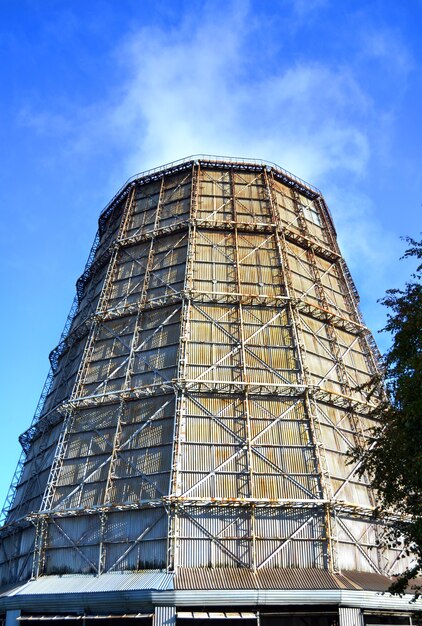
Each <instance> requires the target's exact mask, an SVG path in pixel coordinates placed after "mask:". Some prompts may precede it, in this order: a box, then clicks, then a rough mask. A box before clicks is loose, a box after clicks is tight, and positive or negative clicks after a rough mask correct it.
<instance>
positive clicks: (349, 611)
mask: <svg viewBox="0 0 422 626" xmlns="http://www.w3.org/2000/svg"><path fill="white" fill-rule="evenodd" d="M339 623H340V626H364V623H365V622H364V619H363V615H362V611H361V610H360V609H353V608H343V607H340V608H339Z"/></svg>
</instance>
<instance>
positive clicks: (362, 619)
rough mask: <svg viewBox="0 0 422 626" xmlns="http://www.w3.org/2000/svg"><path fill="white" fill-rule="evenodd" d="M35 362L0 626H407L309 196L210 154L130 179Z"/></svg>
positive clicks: (354, 317)
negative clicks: (363, 451) (362, 463)
mask: <svg viewBox="0 0 422 626" xmlns="http://www.w3.org/2000/svg"><path fill="white" fill-rule="evenodd" d="M350 236H351V237H353V233H350ZM50 362H51V372H50V374H49V376H48V378H47V382H46V385H45V388H44V390H43V393H42V396H41V399H40V403H39V405H38V408H37V411H36V414H35V418H34V420H33V422H32V424H31V426H30V428H29V429H28V430H27V431H26V432H25V433H24V434H23V435H22V436H21V438H20V441H21V444H22V450H23V451H22V456H21V459H20V461H19V464H18V468H17V472H16V475H15V478H14V480H13V483H12V486H11V489H10V492H9V494H8V498H7V501H6V505H5V509H4V511H3V524H4V526H3V528H2V529H1V531H0V532H1V544H0V546H1V547H0V561H1V565H0V579H1V580H0V582H1V585H2V589H1V590H0V611H1V612H2V613H3V615H4V616H5V619H6V624H7V626H13V625H14V624H17V623H18V622H20V623H22V625H23V626H26V622H35V625H36V626H39V624H41V622H46V623H47V624H50V622H53V621H55V622H58V623H59V626H62V624H64V623H69V624H70V625H71V624H73V623H76V622H78V621H79V622H80V621H83V622H85V623H89V624H90V625H92V624H94V622H95V623H99V624H109V623H111V622H112V623H114V624H122V626H124V625H126V624H130V625H131V626H132V624H135V623H136V624H137V623H139V624H140V626H141V625H142V626H143V625H144V624H151V623H152V622H154V623H155V625H156V626H161V625H162V624H163V625H164V624H165V625H166V626H172V625H173V624H175V623H176V622H177V624H178V626H188V625H191V626H203V623H204V622H206V623H207V624H209V626H215V622H216V621H218V622H219V623H220V624H221V626H224V620H230V621H238V622H239V621H246V623H247V626H254V625H255V624H257V625H258V626H259V625H260V624H261V625H262V626H275V625H278V624H280V625H281V626H284V625H287V624H292V625H294V626H299V625H304V624H305V625H308V626H334V625H335V624H340V626H353V625H355V626H363V625H364V624H379V623H386V624H409V623H410V621H409V620H410V610H409V604H408V598H395V597H392V596H390V595H389V594H386V595H380V593H379V592H380V591H383V590H385V589H387V588H388V586H389V584H390V578H389V577H390V576H391V575H393V574H394V573H396V572H397V571H398V569H399V566H401V567H402V563H405V562H406V559H402V558H401V557H402V554H401V553H400V550H399V549H398V548H397V549H393V548H391V549H387V548H386V547H383V546H382V544H381V545H379V541H380V540H381V539H382V536H383V533H384V530H385V525H386V524H388V520H386V519H382V518H378V517H376V515H375V506H376V501H375V499H374V494H373V492H372V491H371V487H370V485H369V483H368V480H367V479H365V477H363V478H361V479H359V478H358V476H357V473H356V469H357V468H356V464H354V463H350V457H349V455H348V454H349V452H350V450H351V449H352V448H353V447H354V446H355V445H356V444H361V443H362V442H364V441H365V440H366V438H367V436H368V429H370V428H371V426H373V422H372V421H371V418H370V416H369V414H368V413H369V412H370V409H371V404H370V403H368V400H367V397H366V395H365V393H364V392H363V391H362V390H361V387H362V385H363V384H364V383H365V382H367V381H368V379H369V378H370V377H371V376H372V375H373V374H374V373H375V372H376V370H377V350H376V348H375V345H374V342H373V339H372V337H371V335H370V333H369V331H368V330H367V328H366V327H365V326H364V324H363V322H362V318H361V315H360V313H359V308H358V296H357V293H356V289H355V286H354V284H353V281H352V278H351V276H350V274H349V272H348V269H347V267H346V264H345V262H344V260H343V258H342V256H341V253H340V250H339V248H338V245H337V241H336V232H335V229H334V225H333V222H332V218H331V215H330V213H329V210H328V208H327V206H326V204H325V202H324V199H323V197H322V195H321V193H320V192H319V191H318V190H317V189H315V188H314V187H312V186H311V185H309V184H307V183H305V182H304V181H302V180H300V179H298V178H297V177H295V176H293V175H291V174H290V173H288V172H286V171H284V170H283V169H281V168H280V167H278V166H276V165H274V164H270V163H266V162H263V161H248V160H235V159H229V158H220V157H206V156H199V157H190V158H188V159H185V160H182V161H179V162H176V163H172V164H169V165H165V166H163V167H160V168H157V169H155V170H150V171H148V172H145V173H143V174H140V175H137V176H135V177H133V178H132V179H131V180H129V181H128V182H127V183H126V184H125V185H124V186H123V188H122V189H121V190H120V191H119V192H118V193H117V194H116V196H115V197H114V198H113V199H112V201H111V202H110V203H109V205H108V206H107V207H106V208H105V210H104V211H103V212H102V214H101V216H100V219H99V228H98V234H97V236H96V238H95V241H94V245H93V247H92V250H91V253H90V255H89V259H88V262H87V264H86V267H85V269H84V271H83V274H82V276H81V277H80V278H79V280H78V281H77V294H76V297H75V300H74V303H73V306H72V309H71V312H70V315H69V318H68V320H67V323H66V326H65V330H64V331H63V334H62V337H61V339H60V342H59V344H58V346H57V347H56V348H55V349H54V350H53V352H52V353H51V354H50ZM380 620H381V622H380Z"/></svg>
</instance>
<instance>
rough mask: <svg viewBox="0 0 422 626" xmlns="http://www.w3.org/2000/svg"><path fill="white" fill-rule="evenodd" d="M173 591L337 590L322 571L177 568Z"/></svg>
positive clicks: (333, 577)
mask: <svg viewBox="0 0 422 626" xmlns="http://www.w3.org/2000/svg"><path fill="white" fill-rule="evenodd" d="M174 585H175V589H177V590H182V589H192V590H193V589H196V590H207V589H222V590H223V589H228V590H229V589H231V590H235V589H263V590H264V589H340V588H342V586H341V584H340V583H339V582H338V580H337V579H336V576H334V575H332V574H330V573H329V572H327V571H326V570H323V569H306V568H303V569H302V568H301V569H267V570H262V571H257V572H253V571H251V570H247V569H242V568H238V569H233V568H229V567H226V568H224V569H201V568H180V569H179V570H178V571H177V574H176V578H175V581H174Z"/></svg>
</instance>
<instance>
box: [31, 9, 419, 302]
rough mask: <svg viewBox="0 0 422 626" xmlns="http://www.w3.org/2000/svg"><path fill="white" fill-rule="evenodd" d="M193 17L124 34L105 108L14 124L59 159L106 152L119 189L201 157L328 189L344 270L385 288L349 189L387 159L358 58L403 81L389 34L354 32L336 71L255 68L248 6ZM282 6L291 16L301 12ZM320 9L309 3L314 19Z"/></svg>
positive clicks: (278, 58) (298, 60) (378, 225)
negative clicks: (138, 176)
mask: <svg viewBox="0 0 422 626" xmlns="http://www.w3.org/2000/svg"><path fill="white" fill-rule="evenodd" d="M203 6H204V8H203V11H202V12H201V16H200V19H199V18H198V16H196V15H195V14H194V13H193V12H190V13H188V14H185V15H184V16H182V18H181V19H180V20H179V21H178V22H177V24H176V25H174V26H173V27H172V28H171V29H168V28H167V29H166V30H164V29H162V28H160V27H157V26H155V27H152V26H147V27H140V28H135V29H134V30H133V31H131V32H130V33H126V34H125V36H124V37H122V39H121V41H120V43H118V44H117V45H116V49H115V64H116V67H117V68H118V69H119V70H120V71H119V72H117V71H116V72H115V76H118V75H119V76H120V77H121V78H120V79H119V80H118V81H117V83H114V84H113V85H112V89H110V95H109V97H108V98H106V99H104V100H103V101H101V102H99V101H98V102H93V103H92V105H91V107H90V108H89V109H86V108H85V109H82V110H79V111H78V110H77V109H76V110H75V109H74V108H70V109H68V110H67V111H65V112H61V113H60V114H59V113H57V112H52V114H51V121H52V125H49V124H48V115H49V114H48V113H47V114H44V113H43V112H41V113H40V112H38V113H35V114H34V115H33V117H32V118H31V114H30V112H28V111H27V110H26V111H25V112H24V115H23V116H22V117H23V119H24V120H25V121H26V123H28V124H31V123H32V126H33V128H35V129H37V130H38V131H39V132H41V131H42V128H43V127H44V128H49V129H50V132H51V128H54V129H55V130H56V131H57V132H58V133H60V132H62V134H63V135H65V136H66V142H65V143H66V146H67V149H68V150H69V151H75V152H78V153H84V152H85V153H86V152H88V153H89V152H95V151H96V152H97V153H98V152H99V151H101V150H105V151H108V152H110V151H113V152H115V153H116V154H118V155H119V159H118V164H116V167H115V168H114V171H113V174H112V176H113V177H114V178H115V179H116V180H117V181H119V182H120V181H122V180H124V178H125V177H126V176H129V175H131V174H134V173H136V172H139V171H142V170H146V169H148V168H150V167H154V166H158V165H161V164H164V163H167V162H170V161H173V160H176V159H179V158H181V157H184V156H188V155H191V154H201V153H204V154H218V155H230V156H238V157H242V156H243V157H252V158H262V159H266V160H268V161H273V162H275V163H278V164H279V165H281V166H282V167H284V168H286V169H288V170H290V171H292V172H294V173H295V174H296V175H298V176H301V177H302V178H304V179H305V180H309V181H310V182H312V183H314V184H317V185H318V184H319V185H321V186H323V187H324V186H325V185H326V186H327V191H328V186H330V194H327V195H329V199H332V203H333V204H332V208H333V212H334V214H335V221H336V223H337V225H338V227H339V231H340V235H342V237H341V239H342V242H343V243H344V248H345V252H346V256H347V258H348V259H350V261H351V265H352V268H353V266H356V267H359V266H364V267H366V266H369V265H370V266H371V267H372V268H373V271H372V272H371V273H367V276H366V279H365V281H366V282H365V283H364V288H365V289H366V291H367V292H370V291H371V289H375V287H379V285H380V284H382V283H383V282H384V277H385V279H387V274H388V269H386V268H388V265H389V263H388V258H387V257H388V254H387V252H386V250H387V248H388V249H389V258H390V264H391V263H392V262H393V259H394V262H395V259H396V258H397V256H396V254H394V257H392V256H391V249H392V247H394V244H393V236H392V235H391V234H389V231H388V228H386V226H385V225H384V224H383V223H382V222H381V221H380V218H379V217H378V218H377V217H376V215H375V212H374V205H373V202H372V201H371V200H370V198H368V197H367V196H365V194H363V193H362V191H361V190H359V187H360V181H361V180H362V179H364V176H365V170H366V169H367V167H368V164H369V163H370V160H371V158H372V155H373V153H374V151H376V152H377V153H378V156H379V153H380V150H381V149H382V147H383V146H384V147H385V146H387V147H388V134H389V129H390V128H391V127H392V126H393V124H394V113H393V112H392V111H391V107H389V106H388V107H387V106H385V104H384V102H382V103H381V104H380V103H379V102H376V101H375V99H374V95H373V94H372V92H371V90H370V89H369V88H368V83H367V82H365V81H364V80H360V79H361V74H360V73H359V72H361V71H362V59H364V58H367V59H369V60H374V59H376V60H378V61H379V60H381V61H382V63H383V64H384V63H388V62H392V59H393V58H394V63H395V65H394V68H395V70H394V71H395V72H396V77H397V72H398V73H400V72H402V74H403V77H404V79H405V77H406V75H407V73H408V72H409V69H410V67H411V63H410V61H409V55H408V53H407V52H406V50H405V48H404V47H403V45H402V42H400V40H399V38H394V33H392V32H384V31H382V30H381V29H378V30H376V29H375V30H372V31H370V30H369V29H368V28H367V27H365V28H364V29H363V31H362V32H361V33H356V38H357V40H359V41H360V42H361V44H362V45H361V46H360V48H359V51H358V52H357V53H356V58H355V59H353V55H352V56H350V55H349V58H348V62H347V63H346V62H345V61H344V62H343V63H340V62H336V61H335V60H333V58H327V59H326V60H325V61H321V60H318V61H317V60H316V58H313V57H312V55H311V54H309V53H308V55H307V56H300V57H292V56H289V53H288V50H285V54H279V53H278V54H275V56H274V59H271V54H269V55H268V56H267V57H266V59H265V64H263V63H262V62H261V58H260V56H259V51H260V50H262V42H263V41H264V42H265V36H266V33H265V24H263V23H262V22H260V20H259V18H258V17H257V15H256V13H255V12H254V10H253V5H250V4H249V3H247V2H227V3H226V4H225V8H224V12H222V11H221V7H220V6H219V3H215V4H214V3H209V4H204V5H203ZM292 6H293V10H294V12H295V14H296V15H297V16H299V15H300V14H301V12H302V14H303V11H304V3H303V2H302V0H292ZM327 6H328V3H327V2H326V1H325V0H321V1H320V0H315V2H313V4H312V7H313V10H314V15H315V14H316V12H317V10H322V9H324V10H325V9H326V8H327ZM287 19H288V18H286V29H287V28H288V24H287ZM256 41H259V42H261V43H260V45H261V48H260V45H258V46H257V45H256ZM254 55H256V56H254ZM365 55H366V57H365ZM371 94H372V95H371ZM380 146H381V147H380ZM383 149H385V150H386V148H383ZM336 176H341V177H342V179H343V180H346V178H347V181H348V182H347V185H346V187H345V188H342V189H341V190H340V189H338V188H336V187H335V182H334V181H335V179H336ZM323 191H325V189H324V188H323ZM377 240H378V241H379V240H383V241H387V242H388V246H387V248H386V247H384V248H380V247H379V246H378V247H377V246H374V245H373V242H374V241H377ZM380 277H381V278H382V280H380ZM371 281H372V282H371ZM387 286H388V285H387V284H386V287H387ZM377 295H382V293H381V294H377Z"/></svg>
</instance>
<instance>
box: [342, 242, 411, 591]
mask: <svg viewBox="0 0 422 626" xmlns="http://www.w3.org/2000/svg"><path fill="white" fill-rule="evenodd" d="M406 241H407V243H408V244H409V248H408V250H407V251H406V253H405V254H404V257H403V258H407V257H413V258H416V259H418V267H417V269H416V272H415V273H414V274H412V276H411V279H412V280H411V281H409V282H408V283H406V285H405V288H404V289H403V290H400V289H390V290H389V291H387V294H386V296H385V298H384V299H383V300H382V301H381V302H382V304H384V306H386V307H388V309H389V310H390V312H389V314H388V317H387V324H386V326H385V328H384V329H383V330H384V331H387V332H389V333H391V335H392V346H391V348H390V349H389V350H388V351H387V353H386V354H385V356H384V358H383V382H384V387H385V392H386V393H385V396H384V398H383V400H382V401H381V402H380V403H379V405H378V406H377V408H376V409H374V410H373V411H372V416H373V417H375V418H377V419H379V420H380V425H379V426H378V427H377V428H375V429H374V430H373V432H372V433H371V434H372V435H373V436H374V438H375V439H376V443H375V445H374V446H371V447H370V448H369V449H357V450H355V454H354V456H355V458H359V459H360V460H361V462H362V465H361V467H360V470H359V473H360V474H363V473H364V472H366V473H368V474H369V476H370V477H371V480H372V484H373V486H374V487H375V489H376V490H377V491H378V496H379V499H380V506H381V509H388V510H390V511H391V510H393V511H394V513H396V514H398V515H401V516H402V517H403V518H404V517H408V516H410V518H411V521H410V522H404V521H397V522H396V523H395V524H394V526H393V527H392V529H391V532H390V533H389V534H388V536H387V541H388V542H389V543H390V545H393V546H399V545H400V546H401V547H402V548H403V550H404V554H407V555H409V554H412V555H413V557H414V558H415V566H414V567H412V568H409V569H408V570H407V571H406V572H404V573H403V574H402V575H401V576H399V577H398V579H397V581H396V582H395V583H394V584H393V585H392V586H391V588H390V591H391V592H392V593H399V594H401V593H403V592H404V591H405V589H406V587H407V586H408V584H409V581H413V579H414V578H415V577H417V576H418V575H420V573H421V572H422V284H421V276H422V241H419V242H417V241H415V240H413V239H411V238H406ZM379 382H380V378H379V377H377V379H373V381H372V386H371V387H372V389H371V392H370V394H371V393H375V389H376V388H377V387H378V388H379ZM412 589H413V590H414V592H415V594H416V596H417V595H419V594H420V592H421V590H422V587H421V586H420V585H416V584H415V583H414V582H413V585H412Z"/></svg>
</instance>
